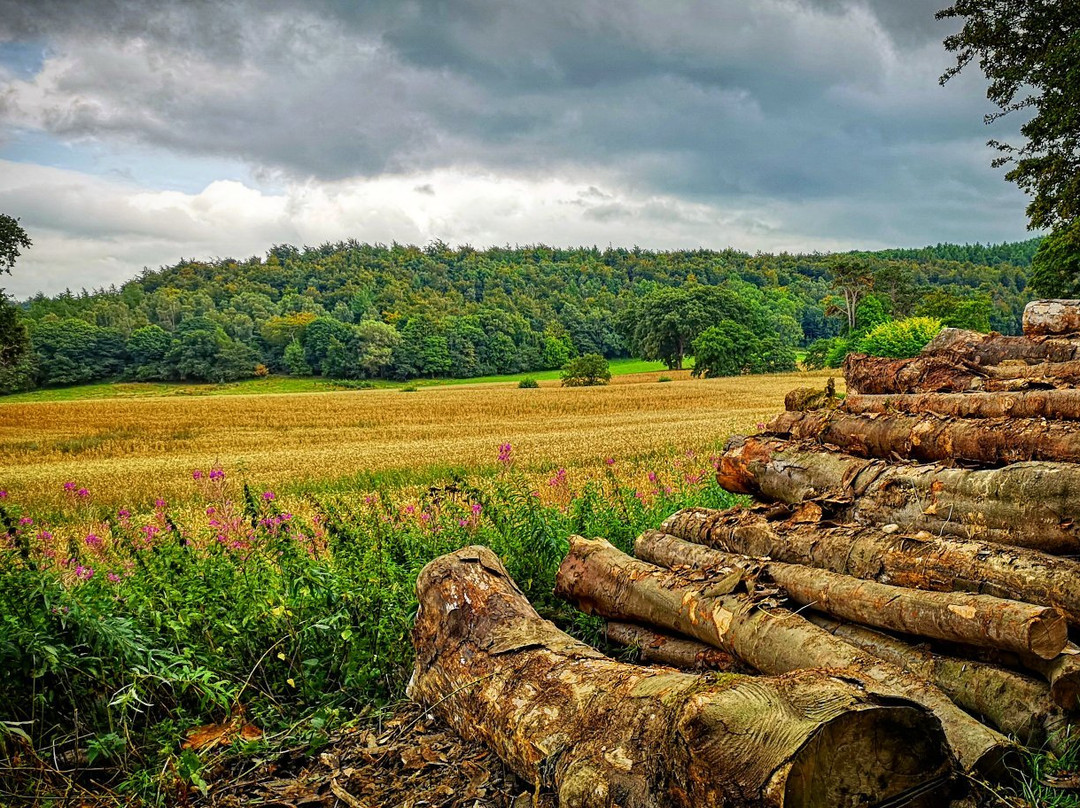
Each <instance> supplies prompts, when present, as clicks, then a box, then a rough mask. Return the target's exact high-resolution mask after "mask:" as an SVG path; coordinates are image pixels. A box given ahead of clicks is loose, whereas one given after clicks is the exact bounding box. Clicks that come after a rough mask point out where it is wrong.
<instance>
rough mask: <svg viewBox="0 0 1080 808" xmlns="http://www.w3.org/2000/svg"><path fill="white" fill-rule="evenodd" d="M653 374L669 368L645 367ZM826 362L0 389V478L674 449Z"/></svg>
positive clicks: (11, 485)
mask: <svg viewBox="0 0 1080 808" xmlns="http://www.w3.org/2000/svg"><path fill="white" fill-rule="evenodd" d="M662 375H666V376H668V377H670V378H671V379H672V381H671V382H670V383H660V382H659V381H658V379H659V378H660V377H661V376H662ZM829 375H830V372H828V371H821V372H813V373H797V374H779V375H772V376H753V377H738V378H726V379H709V380H704V379H701V380H698V379H690V378H689V374H688V373H687V372H685V371H683V372H669V373H666V374H660V373H646V374H634V375H628V376H619V377H616V378H615V379H614V380H613V383H612V384H611V385H610V386H608V387H602V388H562V387H559V386H558V383H557V382H546V383H541V387H540V388H539V389H534V390H521V389H518V388H517V387H516V385H512V384H488V385H467V386H465V385H462V386H446V387H429V388H420V389H419V390H417V391H415V392H402V391H400V390H362V391H343V392H327V393H309V394H292V395H250V396H247V395H239V396H221V397H217V396H212V397H211V396H206V397H169V398H165V397H163V398H142V397H141V398H129V399H124V398H112V399H97V400H83V401H62V402H40V403H10V404H4V403H0V489H4V490H6V491H7V492H8V495H9V497H11V498H12V499H17V500H19V501H22V502H24V503H27V504H30V503H33V504H34V506H35V507H37V508H44V509H49V508H50V507H52V506H58V505H60V504H61V503H63V501H64V499H65V496H66V495H67V493H68V492H65V490H64V488H63V484H64V483H65V482H69V481H73V482H76V483H77V484H78V485H79V486H80V487H84V486H85V487H86V488H87V489H88V490H89V491H90V493H91V495H92V496H93V499H94V501H95V502H97V503H98V504H99V505H106V506H107V505H113V506H116V505H138V504H146V503H148V502H152V501H153V500H154V499H156V498H159V497H160V498H165V499H167V500H168V501H170V502H181V501H184V500H185V499H189V498H191V497H193V496H194V495H195V494H196V493H197V492H196V491H195V490H194V488H193V485H192V474H193V470H195V469H210V468H213V467H217V468H223V469H226V470H228V471H229V473H230V475H231V476H233V478H234V479H235V477H236V476H237V475H239V476H241V477H242V478H243V479H249V480H251V481H252V483H253V484H258V485H260V486H271V487H275V488H277V489H279V490H284V491H289V490H296V491H299V490H310V489H312V488H338V487H340V488H346V487H355V486H358V485H359V486H364V485H368V486H370V485H371V484H372V481H373V480H375V479H380V478H383V479H394V480H397V481H399V482H401V483H404V484H408V483H410V482H413V483H426V482H427V481H428V480H431V479H437V478H438V477H439V476H440V475H444V474H445V473H446V472H447V471H448V470H450V469H467V470H469V471H471V472H476V471H480V472H483V470H484V469H485V468H487V469H492V470H493V469H494V468H496V451H497V447H498V446H499V445H500V444H505V443H510V444H511V445H512V446H513V452H514V457H515V461H516V462H517V463H518V467H519V469H520V470H522V471H524V472H526V473H529V472H535V473H537V474H542V473H546V472H548V471H550V470H552V469H554V468H560V467H566V468H567V469H569V470H571V472H575V473H579V474H584V473H588V471H589V470H590V469H599V468H602V467H603V464H604V461H605V459H606V458H617V459H618V460H619V461H620V463H626V462H636V461H642V462H646V461H653V460H655V459H656V458H658V457H660V456H664V455H670V454H674V453H683V452H686V451H694V452H699V453H705V452H713V451H716V450H717V449H718V448H719V446H720V445H721V444H722V442H723V440H724V439H725V438H726V437H727V436H728V435H730V434H732V433H735V432H741V431H746V430H752V429H754V428H755V425H756V424H757V423H759V422H761V421H764V420H766V419H767V418H768V417H770V416H771V415H773V414H775V413H776V412H778V411H779V410H781V409H782V408H783V398H784V394H785V393H786V392H787V391H788V390H790V389H791V388H793V387H796V386H800V385H808V386H809V385H813V386H822V385H824V381H825V379H826V378H827V377H828V376H829Z"/></svg>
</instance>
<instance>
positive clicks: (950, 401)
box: [788, 390, 1080, 421]
mask: <svg viewBox="0 0 1080 808" xmlns="http://www.w3.org/2000/svg"><path fill="white" fill-rule="evenodd" d="M788 409H792V408H791V407H788ZM841 409H842V410H843V411H844V412H846V413H849V414H851V415H888V414H891V413H897V412H902V413H908V414H914V415H919V414H922V413H932V414H934V415H941V416H950V417H954V418H1049V419H1051V420H1061V421H1080V390H1022V391H1019V392H1016V393H894V394H891V395H880V396H866V395H859V394H854V395H850V396H848V397H847V398H846V399H844V403H843V406H842V407H841Z"/></svg>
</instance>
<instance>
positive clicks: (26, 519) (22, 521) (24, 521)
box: [19, 516, 34, 525]
mask: <svg viewBox="0 0 1080 808" xmlns="http://www.w3.org/2000/svg"><path fill="white" fill-rule="evenodd" d="M19 524H20V525H32V524H34V520H33V519H32V518H31V517H29V516H24V517H23V518H22V519H20V520H19Z"/></svg>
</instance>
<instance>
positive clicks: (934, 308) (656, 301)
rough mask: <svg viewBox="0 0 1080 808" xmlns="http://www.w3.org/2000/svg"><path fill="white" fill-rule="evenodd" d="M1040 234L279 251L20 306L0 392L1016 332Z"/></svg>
mask: <svg viewBox="0 0 1080 808" xmlns="http://www.w3.org/2000/svg"><path fill="white" fill-rule="evenodd" d="M1037 246H1038V240H1037V239H1033V240H1031V241H1026V242H1021V243H1016V244H1002V245H997V246H982V245H962V246H961V245H950V244H945V245H939V246H937V247H930V248H925V249H919V250H888V251H883V252H878V253H847V254H843V255H822V254H814V255H789V254H780V255H769V254H757V255H750V254H748V253H742V252H737V251H734V250H725V251H722V252H716V251H710V250H694V251H678V252H653V251H647V250H641V249H636V248H635V249H633V250H627V249H607V250H600V249H596V248H592V249H584V248H581V249H558V248H551V247H545V246H534V247H518V248H513V249H511V248H491V249H487V250H483V251H480V250H475V249H472V248H470V247H461V248H458V249H452V248H450V247H448V246H447V245H446V244H443V243H438V242H437V243H433V244H431V245H429V246H427V247H423V248H421V247H416V246H405V245H399V244H394V245H392V246H384V245H371V244H361V243H357V242H355V241H350V242H345V243H338V244H324V245H321V246H318V247H305V248H304V249H297V248H295V247H292V246H288V245H285V246H277V247H274V248H273V249H271V250H270V251H269V252H268V254H267V255H266V256H265V257H262V258H259V257H253V258H250V259H247V260H244V261H238V260H233V259H222V260H217V261H212V262H195V261H183V260H182V261H181V262H180V263H178V264H176V265H175V266H171V267H165V268H162V269H159V270H153V271H151V270H146V271H144V272H143V274H142V275H141V276H140V277H139V278H137V279H135V280H132V281H130V282H128V283H126V284H124V285H123V286H122V287H120V288H110V289H103V290H97V291H93V292H86V291H82V292H79V293H71V292H68V293H64V294H62V295H58V296H56V297H46V296H43V295H41V296H37V297H35V298H32V299H30V300H27V301H22V302H21V303H19V304H18V310H19V317H20V318H21V319H22V320H23V322H24V324H25V326H26V331H27V333H28V335H29V339H30V343H31V345H32V350H30V351H28V352H26V354H25V357H24V359H23V360H22V362H21V363H20V365H19V367H18V368H16V369H15V370H14V371H9V372H7V373H6V374H4V377H3V378H2V379H0V385H3V387H4V388H6V389H7V390H12V389H22V388H26V387H32V386H38V385H64V384H78V383H84V382H90V381H94V380H99V379H107V378H130V379H139V380H154V379H191V380H209V381H227V380H232V379H238V378H242V377H246V376H251V375H258V374H265V373H291V374H303V375H307V374H317V375H323V376H327V377H334V378H351V379H369V378H393V379H408V378H414V377H423V376H429V377H430V376H455V377H472V376H479V375H487V374H492V373H509V372H519V371H529V370H539V369H548V368H557V367H561V366H562V365H563V364H564V363H565V362H566V361H567V360H568V359H569V358H570V357H572V356H574V355H578V354H586V353H599V354H603V355H604V356H606V357H618V356H626V355H637V356H642V357H643V358H652V359H663V360H664V361H665V362H667V363H668V364H669V365H670V366H673V367H675V366H680V365H681V362H682V359H683V357H684V356H689V355H692V354H693V353H694V345H695V340H697V339H698V338H699V337H701V336H702V334H703V332H704V331H706V330H708V329H709V328H710V327H712V326H717V325H719V324H721V321H723V325H724V327H723V328H722V329H720V330H717V331H714V332H712V334H711V336H712V340H713V344H714V345H715V344H717V343H718V342H719V343H725V342H726V341H732V340H734V341H736V342H738V341H739V340H741V339H743V338H744V337H745V340H744V342H746V344H747V345H751V344H752V345H753V346H755V347H754V348H753V350H755V351H757V350H760V351H761V352H762V355H766V354H767V355H768V357H769V358H768V359H767V360H763V361H762V362H760V363H748V362H743V361H742V360H739V361H736V362H735V365H734V367H735V369H740V368H741V370H742V372H747V371H748V370H761V369H782V367H783V366H786V365H789V364H790V363H791V362H792V361H793V356H794V354H793V351H794V349H795V348H798V347H805V346H807V345H810V344H811V343H813V342H814V341H815V340H819V339H822V338H830V337H835V336H838V335H844V334H848V333H849V332H853V331H857V330H859V329H865V328H866V327H868V326H872V325H874V324H876V323H880V322H881V321H883V320H887V319H890V318H902V317H907V316H912V315H927V316H931V317H937V318H938V319H940V320H942V321H943V322H945V323H946V324H951V325H962V326H968V327H976V328H981V329H983V330H988V329H995V330H998V331H1002V332H1004V333H1018V331H1019V325H1020V315H1021V312H1022V309H1023V305H1024V303H1025V302H1026V301H1027V300H1028V299H1029V296H1030V295H1029V293H1028V292H1027V291H1026V287H1027V279H1028V273H1029V269H1028V267H1029V265H1030V261H1031V255H1032V254H1033V252H1034V251H1035V249H1036V247H1037ZM853 269H854V270H856V271H854V272H853V271H852V270H853ZM853 299H854V303H852V300H853ZM728 321H730V322H728ZM699 344H701V343H699ZM740 344H742V343H740ZM777 357H780V358H779V359H777Z"/></svg>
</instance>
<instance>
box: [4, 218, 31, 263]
mask: <svg viewBox="0 0 1080 808" xmlns="http://www.w3.org/2000/svg"><path fill="white" fill-rule="evenodd" d="M31 246H33V242H32V241H30V236H28V235H26V231H25V230H23V228H22V226H21V225H20V224H19V220H18V219H16V218H14V217H13V216H8V215H7V214H6V213H0V275H2V274H3V273H5V272H6V273H7V274H9V275H10V274H11V270H12V268H13V267H14V266H15V259H17V258H18V257H19V256H20V255H22V250H29V249H30V247H31Z"/></svg>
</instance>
